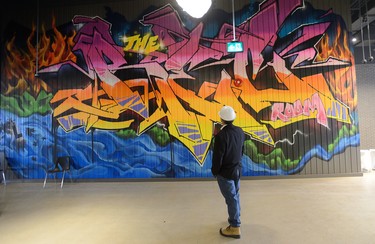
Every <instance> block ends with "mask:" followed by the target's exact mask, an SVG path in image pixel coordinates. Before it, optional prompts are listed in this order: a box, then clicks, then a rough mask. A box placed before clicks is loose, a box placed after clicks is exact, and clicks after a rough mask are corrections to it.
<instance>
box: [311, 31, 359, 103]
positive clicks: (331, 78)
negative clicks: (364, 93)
mask: <svg viewBox="0 0 375 244" xmlns="http://www.w3.org/2000/svg"><path fill="white" fill-rule="evenodd" d="M317 49H318V55H317V56H316V58H315V61H317V62H320V61H326V60H327V59H328V58H329V57H333V58H337V59H340V60H347V61H348V62H350V63H351V64H352V65H351V66H349V67H345V68H342V69H336V70H334V71H329V72H326V73H324V77H325V78H326V80H327V81H328V84H329V86H330V89H331V90H332V92H333V94H334V96H335V97H336V98H338V99H339V100H341V101H342V102H344V103H345V104H347V105H348V106H349V107H350V109H355V108H356V106H357V94H356V93H355V92H354V89H355V87H356V75H355V68H354V65H353V64H354V56H353V54H352V52H351V51H350V47H349V40H348V32H347V31H345V30H343V28H342V27H341V25H340V24H338V25H337V28H336V35H335V38H334V39H333V40H332V41H331V40H330V39H329V36H328V35H324V36H323V38H322V39H321V41H320V42H319V44H318V45H317Z"/></svg>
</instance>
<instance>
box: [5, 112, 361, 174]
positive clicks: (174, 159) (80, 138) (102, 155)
mask: <svg viewBox="0 0 375 244" xmlns="http://www.w3.org/2000/svg"><path fill="white" fill-rule="evenodd" d="M1 115H2V116H1V121H0V123H2V124H6V123H7V122H9V121H12V122H14V123H15V124H16V125H17V127H18V128H23V129H24V130H25V131H19V132H18V135H16V136H15V135H14V134H13V133H12V131H10V130H8V129H7V128H6V126H4V128H5V129H3V130H1V131H0V136H1V138H3V140H0V141H1V143H2V144H1V145H0V151H3V152H4V153H5V155H6V156H7V157H8V158H9V162H8V163H9V165H10V167H11V168H12V169H13V171H14V173H15V174H17V175H18V177H20V178H24V179H40V178H43V177H44V176H45V170H46V169H51V168H53V167H54V163H53V157H54V155H56V156H66V155H69V156H71V157H72V159H73V162H72V165H71V166H72V177H73V178H84V179H90V178H196V177H197V178H202V177H203V178H206V177H212V175H211V171H210V168H211V159H212V154H211V152H209V153H208V155H207V158H206V161H205V163H204V164H203V166H200V165H198V164H197V163H196V161H195V158H194V157H193V156H192V154H191V153H190V152H189V151H188V150H187V149H186V147H185V146H184V145H183V144H182V143H180V142H179V141H177V140H176V141H174V142H172V143H170V144H168V145H167V146H159V145H157V144H156V143H154V141H153V140H152V138H151V137H150V136H149V135H148V134H143V135H141V136H138V137H136V138H128V139H124V138H121V137H118V136H117V135H116V133H115V132H112V131H102V130H98V131H94V132H92V133H85V132H84V129H83V128H80V129H77V130H75V131H73V132H71V133H65V132H64V131H63V129H62V128H61V127H59V128H58V129H57V130H56V131H55V132H54V133H53V131H51V129H50V128H51V125H52V120H51V115H47V116H40V115H37V114H33V115H32V116H30V117H27V118H23V117H17V116H16V115H14V114H11V113H9V112H6V111H1ZM21 134H22V137H21V141H22V143H20V137H19V135H21ZM17 136H18V137H17ZM17 140H18V141H17ZM358 145H359V134H357V135H354V136H352V137H349V138H344V139H342V140H341V141H340V143H339V144H338V146H337V147H336V148H335V150H334V151H333V152H332V153H328V152H327V151H326V150H324V149H323V148H322V147H320V146H317V147H315V148H313V149H311V150H310V151H309V152H307V153H306V154H305V155H304V157H303V158H302V159H301V161H300V162H299V164H298V165H297V167H296V168H294V169H293V170H289V171H285V170H282V169H276V170H275V169H270V168H269V167H268V166H267V165H266V164H258V163H254V162H253V161H252V160H251V159H250V158H249V157H247V156H244V157H243V160H242V164H243V175H244V176H263V175H288V174H295V173H298V172H300V171H301V170H302V169H303V168H304V167H305V164H306V163H307V162H309V161H310V160H311V159H312V158H313V157H317V158H321V159H323V160H326V161H328V160H330V159H331V158H332V157H333V155H335V154H338V153H341V152H343V151H344V150H345V149H346V148H348V147H349V146H358ZM92 148H94V150H92Z"/></svg>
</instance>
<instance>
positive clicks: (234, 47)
mask: <svg viewBox="0 0 375 244" xmlns="http://www.w3.org/2000/svg"><path fill="white" fill-rule="evenodd" d="M227 52H228V53H240V52H243V43H242V42H237V41H232V42H227Z"/></svg>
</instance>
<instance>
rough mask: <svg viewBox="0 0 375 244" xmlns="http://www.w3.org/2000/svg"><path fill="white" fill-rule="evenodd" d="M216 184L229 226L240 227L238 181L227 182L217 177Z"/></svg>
mask: <svg viewBox="0 0 375 244" xmlns="http://www.w3.org/2000/svg"><path fill="white" fill-rule="evenodd" d="M216 178H217V183H218V184H219V188H220V191H221V194H223V197H224V199H225V203H226V204H227V208H228V215H229V217H228V222H229V224H230V226H233V227H240V225H241V220H240V215H241V206H240V193H239V190H240V179H238V180H228V179H226V178H224V177H222V176H220V175H217V177H216Z"/></svg>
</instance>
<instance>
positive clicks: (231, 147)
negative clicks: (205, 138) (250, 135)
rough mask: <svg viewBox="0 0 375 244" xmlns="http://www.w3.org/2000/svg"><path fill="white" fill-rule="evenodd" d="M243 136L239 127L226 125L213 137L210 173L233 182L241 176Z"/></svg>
mask: <svg viewBox="0 0 375 244" xmlns="http://www.w3.org/2000/svg"><path fill="white" fill-rule="evenodd" d="M244 142H245V134H244V132H243V130H242V129H241V128H240V127H237V126H235V125H233V124H227V125H226V126H225V127H224V128H223V129H222V130H220V132H219V133H218V134H217V135H216V136H215V143H214V151H213V156H212V168H211V172H212V174H213V175H214V176H215V177H216V175H221V176H223V177H224V178H226V179H231V180H235V179H238V178H239V177H240V176H241V167H242V165H241V158H242V154H243V147H244Z"/></svg>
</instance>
